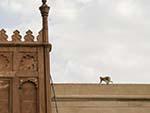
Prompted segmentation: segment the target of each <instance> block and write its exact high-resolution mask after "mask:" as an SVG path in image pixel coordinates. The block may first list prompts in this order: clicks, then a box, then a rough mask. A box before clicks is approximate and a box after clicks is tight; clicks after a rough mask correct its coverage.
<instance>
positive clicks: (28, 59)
mask: <svg viewBox="0 0 150 113" xmlns="http://www.w3.org/2000/svg"><path fill="white" fill-rule="evenodd" d="M19 70H20V71H37V59H36V57H35V56H34V55H31V54H26V55H23V57H22V58H21V61H20V64H19Z"/></svg>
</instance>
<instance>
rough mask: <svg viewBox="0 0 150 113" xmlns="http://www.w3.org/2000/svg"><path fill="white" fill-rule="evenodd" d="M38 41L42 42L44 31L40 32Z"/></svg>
mask: <svg viewBox="0 0 150 113" xmlns="http://www.w3.org/2000/svg"><path fill="white" fill-rule="evenodd" d="M37 41H38V42H42V30H41V31H39V35H38V36H37Z"/></svg>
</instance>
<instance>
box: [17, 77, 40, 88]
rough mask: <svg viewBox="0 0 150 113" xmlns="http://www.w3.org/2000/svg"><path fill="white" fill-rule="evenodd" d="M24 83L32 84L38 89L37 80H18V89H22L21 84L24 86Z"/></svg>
mask: <svg viewBox="0 0 150 113" xmlns="http://www.w3.org/2000/svg"><path fill="white" fill-rule="evenodd" d="M25 83H32V84H34V85H35V87H36V88H38V80H37V78H25V79H20V84H19V89H22V87H23V84H25Z"/></svg>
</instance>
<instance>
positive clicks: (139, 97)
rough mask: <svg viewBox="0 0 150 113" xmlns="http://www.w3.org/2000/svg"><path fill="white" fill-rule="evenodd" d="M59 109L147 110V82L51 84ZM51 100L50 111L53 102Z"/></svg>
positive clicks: (78, 112) (89, 112)
mask: <svg viewBox="0 0 150 113" xmlns="http://www.w3.org/2000/svg"><path fill="white" fill-rule="evenodd" d="M55 90H56V99H57V103H58V109H59V111H60V112H61V113H149V111H150V85H146V84H111V85H98V84H55ZM52 100H53V113H55V112H56V111H55V104H54V99H52Z"/></svg>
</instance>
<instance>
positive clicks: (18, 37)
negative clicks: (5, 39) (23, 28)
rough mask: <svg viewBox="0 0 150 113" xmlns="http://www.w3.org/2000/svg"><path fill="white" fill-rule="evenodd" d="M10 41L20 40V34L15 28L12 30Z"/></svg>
mask: <svg viewBox="0 0 150 113" xmlns="http://www.w3.org/2000/svg"><path fill="white" fill-rule="evenodd" d="M12 41H13V42H20V41H21V35H20V32H19V31H18V30H15V31H14V32H13V35H12Z"/></svg>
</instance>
